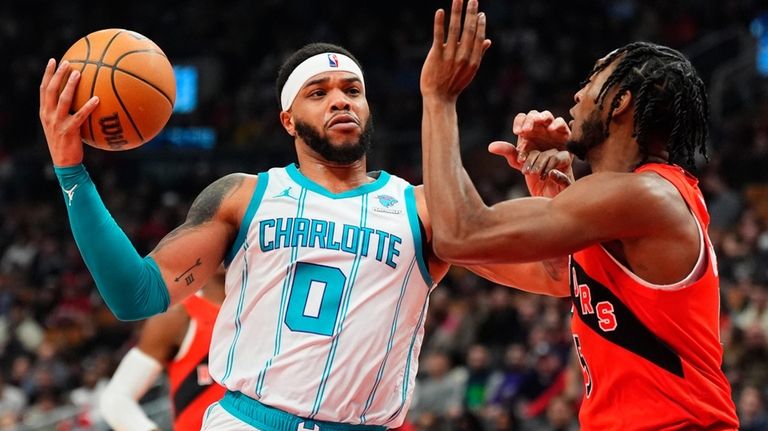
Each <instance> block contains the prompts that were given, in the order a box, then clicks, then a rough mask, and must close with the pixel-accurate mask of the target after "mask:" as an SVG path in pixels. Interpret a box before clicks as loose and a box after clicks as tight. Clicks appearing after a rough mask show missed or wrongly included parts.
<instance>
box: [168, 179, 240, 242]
mask: <svg viewBox="0 0 768 431" xmlns="http://www.w3.org/2000/svg"><path fill="white" fill-rule="evenodd" d="M243 181H245V175H242V174H231V175H227V176H226V177H223V178H220V179H218V180H216V181H215V182H213V183H212V184H211V185H209V186H208V187H206V188H205V190H203V191H202V192H201V193H200V194H199V195H198V196H197V198H196V199H195V201H194V202H192V206H191V207H190V208H189V212H188V213H187V220H186V221H185V222H184V224H182V225H181V226H179V227H177V228H176V229H174V230H173V231H171V232H170V233H169V234H168V235H166V236H165V238H163V239H162V240H161V241H160V243H159V244H158V245H157V247H155V251H157V250H160V249H161V248H163V247H164V246H165V245H167V244H168V243H169V242H170V241H172V240H173V239H175V238H176V237H177V236H179V235H181V234H183V233H185V232H187V231H189V230H193V229H195V228H196V227H197V226H199V225H201V224H203V223H205V222H207V221H211V220H212V219H213V216H215V215H216V212H218V211H219V208H220V207H221V203H222V202H223V201H224V199H225V198H227V197H229V196H231V195H233V194H234V193H235V192H236V191H237V190H238V189H239V188H240V187H241V186H242V185H243Z"/></svg>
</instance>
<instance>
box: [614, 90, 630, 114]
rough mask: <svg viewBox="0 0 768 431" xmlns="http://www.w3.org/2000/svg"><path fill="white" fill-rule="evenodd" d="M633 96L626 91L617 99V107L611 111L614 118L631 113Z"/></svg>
mask: <svg viewBox="0 0 768 431" xmlns="http://www.w3.org/2000/svg"><path fill="white" fill-rule="evenodd" d="M633 101H634V95H633V94H632V92H631V91H629V90H627V91H625V92H624V94H622V95H621V97H619V105H618V106H617V107H616V109H615V110H614V111H613V116H614V118H616V117H620V116H622V115H623V114H624V113H627V112H631V109H632V107H633V105H632V102H633Z"/></svg>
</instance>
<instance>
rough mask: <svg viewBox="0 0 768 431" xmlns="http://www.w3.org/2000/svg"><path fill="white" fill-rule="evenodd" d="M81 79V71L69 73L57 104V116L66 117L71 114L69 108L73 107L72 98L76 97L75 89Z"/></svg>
mask: <svg viewBox="0 0 768 431" xmlns="http://www.w3.org/2000/svg"><path fill="white" fill-rule="evenodd" d="M79 81H80V72H79V71H77V70H73V71H72V73H70V74H69V79H67V83H66V85H64V90H63V91H62V92H61V95H59V103H58V104H57V105H56V117H57V118H64V117H66V116H67V115H68V114H69V110H70V108H71V107H72V99H74V97H75V89H76V88H77V83H78V82H79Z"/></svg>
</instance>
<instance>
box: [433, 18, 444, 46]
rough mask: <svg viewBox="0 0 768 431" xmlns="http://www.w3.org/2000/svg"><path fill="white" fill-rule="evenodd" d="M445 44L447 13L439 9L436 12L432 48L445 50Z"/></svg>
mask: <svg viewBox="0 0 768 431" xmlns="http://www.w3.org/2000/svg"><path fill="white" fill-rule="evenodd" d="M443 43H445V11H444V10H442V9H438V10H437V12H435V28H434V30H433V38H432V47H434V48H437V49H442V48H443Z"/></svg>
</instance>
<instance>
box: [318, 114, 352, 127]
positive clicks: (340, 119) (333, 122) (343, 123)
mask: <svg viewBox="0 0 768 431" xmlns="http://www.w3.org/2000/svg"><path fill="white" fill-rule="evenodd" d="M325 127H326V128H328V129H332V130H350V129H357V128H359V127H360V122H359V121H358V120H357V118H355V117H354V116H353V115H351V114H338V115H336V116H335V117H333V118H331V119H330V120H329V121H328V123H326V126H325Z"/></svg>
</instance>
